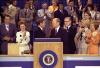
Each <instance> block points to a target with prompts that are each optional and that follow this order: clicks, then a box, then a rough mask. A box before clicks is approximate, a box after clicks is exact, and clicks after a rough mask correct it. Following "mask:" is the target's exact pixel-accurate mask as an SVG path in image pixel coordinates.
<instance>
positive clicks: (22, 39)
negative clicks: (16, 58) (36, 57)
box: [16, 31, 30, 54]
mask: <svg viewBox="0 0 100 68" xmlns="http://www.w3.org/2000/svg"><path fill="white" fill-rule="evenodd" d="M16 42H17V43H18V44H19V45H20V54H21V53H22V52H24V51H26V50H30V48H29V45H28V44H29V42H30V33H29V32H28V31H26V35H25V36H23V32H21V31H19V32H17V33H16Z"/></svg>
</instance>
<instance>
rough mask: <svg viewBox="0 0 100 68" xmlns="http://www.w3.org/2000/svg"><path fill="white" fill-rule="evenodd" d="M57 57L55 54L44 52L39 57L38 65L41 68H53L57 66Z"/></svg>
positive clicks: (48, 51) (49, 51)
mask: <svg viewBox="0 0 100 68" xmlns="http://www.w3.org/2000/svg"><path fill="white" fill-rule="evenodd" d="M57 61H58V57H57V55H56V53H55V52H53V51H51V50H46V51H44V52H42V53H41V54H40V56H39V63H40V65H41V66H42V67H43V68H54V67H55V65H56V64H57Z"/></svg>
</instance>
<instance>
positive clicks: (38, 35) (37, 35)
mask: <svg viewBox="0 0 100 68" xmlns="http://www.w3.org/2000/svg"><path fill="white" fill-rule="evenodd" d="M45 37H46V35H45V32H44V31H43V30H41V29H40V28H39V27H38V28H37V30H36V31H35V32H34V38H45Z"/></svg>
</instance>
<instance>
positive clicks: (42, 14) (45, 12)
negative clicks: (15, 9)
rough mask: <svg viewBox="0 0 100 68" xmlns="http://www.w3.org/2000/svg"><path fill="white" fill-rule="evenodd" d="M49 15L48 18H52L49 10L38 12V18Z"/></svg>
mask: <svg viewBox="0 0 100 68" xmlns="http://www.w3.org/2000/svg"><path fill="white" fill-rule="evenodd" d="M45 14H46V15H47V16H48V17H51V14H50V12H49V11H48V9H45V10H44V9H40V10H38V12H37V15H38V17H43V16H44V15H45Z"/></svg>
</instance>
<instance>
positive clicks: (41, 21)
mask: <svg viewBox="0 0 100 68" xmlns="http://www.w3.org/2000/svg"><path fill="white" fill-rule="evenodd" d="M43 21H44V19H43V18H42V17H41V18H39V19H37V21H36V22H37V25H40V23H43Z"/></svg>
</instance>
